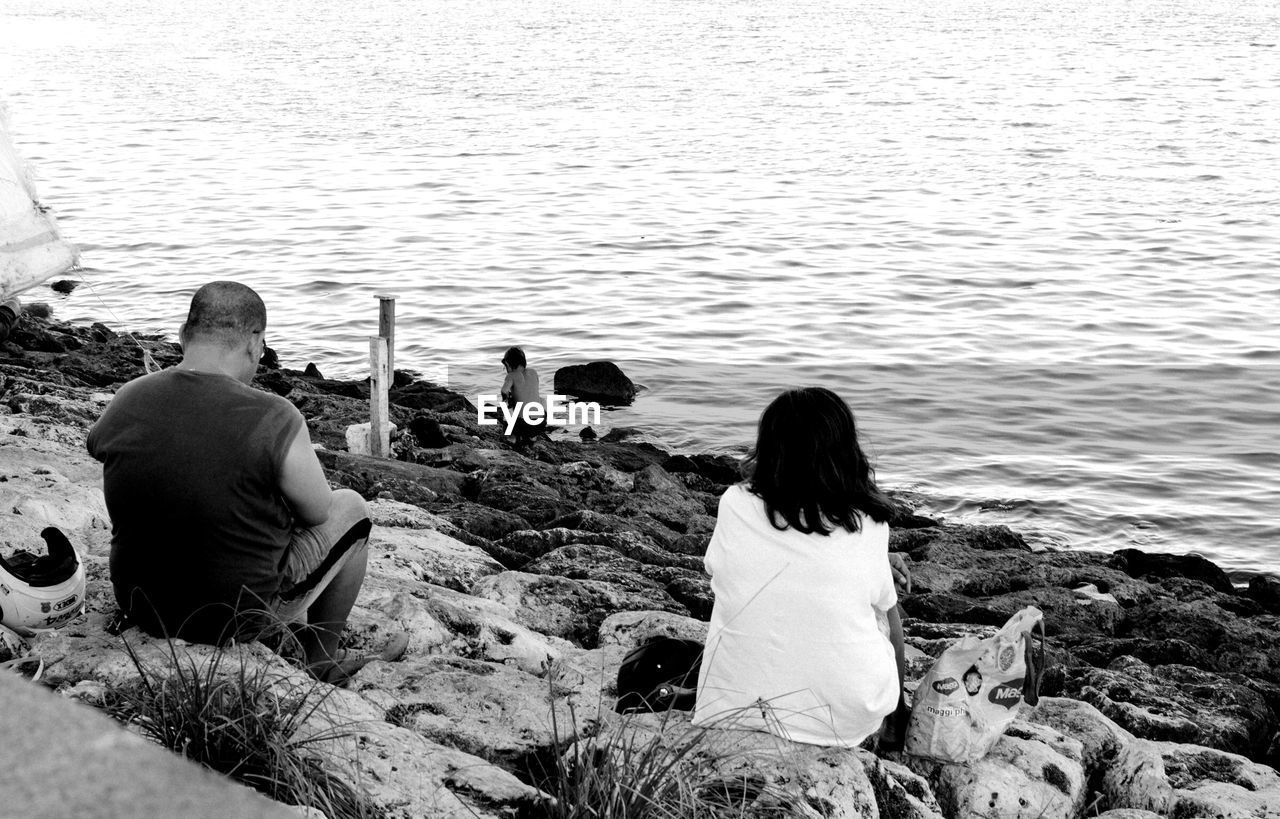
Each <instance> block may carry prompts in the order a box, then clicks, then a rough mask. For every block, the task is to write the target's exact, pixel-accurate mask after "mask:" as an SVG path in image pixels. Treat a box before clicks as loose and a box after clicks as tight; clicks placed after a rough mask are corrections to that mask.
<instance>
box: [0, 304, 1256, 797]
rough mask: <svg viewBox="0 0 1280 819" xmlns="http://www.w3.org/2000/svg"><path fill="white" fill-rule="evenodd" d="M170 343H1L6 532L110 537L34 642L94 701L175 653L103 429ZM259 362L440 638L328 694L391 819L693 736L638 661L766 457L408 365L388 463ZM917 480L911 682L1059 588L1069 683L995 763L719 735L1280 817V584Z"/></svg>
mask: <svg viewBox="0 0 1280 819" xmlns="http://www.w3.org/2000/svg"><path fill="white" fill-rule="evenodd" d="M144 347H145V348H146V349H147V350H148V351H149V352H150V354H151V355H152V356H153V357H154V359H155V360H156V361H157V362H158V363H159V364H161V365H162V366H167V365H170V364H173V363H175V362H176V361H177V360H178V358H179V352H178V350H177V347H176V345H173V344H171V343H168V342H166V341H164V340H162V339H159V338H142V339H135V338H134V337H131V336H127V335H123V334H118V333H116V332H114V331H113V330H111V329H109V328H107V327H105V326H103V325H100V324H95V325H93V326H92V327H71V326H67V325H62V324H58V323H55V322H50V321H46V320H43V319H36V318H33V317H30V316H28V317H25V318H24V319H23V320H22V322H21V323H20V325H19V326H18V328H17V329H16V331H15V333H14V334H13V336H12V337H11V338H10V340H9V341H8V342H7V343H5V344H3V345H0V550H4V552H5V553H9V552H11V551H12V550H14V549H15V548H18V547H22V546H29V547H34V546H35V545H36V544H38V543H39V542H40V541H39V538H38V532H39V531H40V529H41V528H43V527H44V526H45V525H55V526H58V527H60V528H62V529H63V530H64V531H66V532H67V533H68V535H70V537H71V538H72V541H73V542H74V543H75V544H76V545H77V547H78V548H79V549H80V550H81V553H82V555H83V556H84V559H85V563H86V568H87V571H88V577H89V581H88V583H89V585H88V600H89V603H88V614H87V616H86V617H84V618H82V619H81V620H80V621H78V622H76V623H75V624H74V625H73V626H71V627H68V628H65V629H63V630H61V631H59V632H56V633H52V634H48V635H44V636H41V637H39V638H37V639H35V640H34V641H33V642H32V644H31V645H30V646H28V647H27V648H26V649H25V650H26V651H28V652H29V653H30V654H31V655H33V656H37V657H39V658H40V660H41V661H42V662H43V671H42V674H41V681H42V682H43V683H45V684H47V685H50V686H53V687H55V688H57V689H58V690H59V691H61V692H63V693H65V694H66V695H67V696H68V697H73V698H76V699H79V700H82V701H85V702H89V703H96V702H101V701H102V699H103V698H104V697H105V696H107V694H108V692H109V691H110V690H111V688H112V687H113V686H118V685H122V684H125V683H126V682H128V681H129V680H130V679H131V678H132V677H134V676H136V671H135V670H134V667H133V665H132V663H131V662H130V661H129V659H128V657H127V655H126V653H125V651H124V644H123V642H122V640H125V639H127V640H128V641H129V644H130V645H131V646H132V647H133V649H134V650H135V651H136V652H138V653H139V655H140V656H141V657H142V658H143V659H144V661H149V662H156V663H159V662H161V661H162V659H163V657H164V655H165V654H166V652H167V651H168V648H167V647H166V646H165V645H163V644H159V645H158V644H157V643H156V642H155V641H152V640H149V639H147V638H145V637H143V636H141V635H139V634H138V633H137V632H136V630H130V631H125V632H124V633H123V635H122V636H112V635H110V634H108V633H107V632H106V630H105V628H104V626H105V624H106V623H107V621H108V620H109V618H110V617H111V616H112V614H113V613H114V610H115V606H114V602H113V600H112V598H111V592H110V586H109V582H108V579H107V554H108V551H109V537H110V532H109V523H108V519H107V514H106V510H105V507H104V505H103V501H102V495H101V489H100V480H101V471H100V468H99V466H98V464H96V463H95V462H94V461H92V459H90V458H89V457H88V455H87V454H86V453H85V451H84V437H85V434H86V432H87V430H88V428H89V426H90V425H91V424H92V423H93V422H94V420H96V418H97V416H98V414H99V413H100V412H101V410H102V408H103V406H105V404H106V402H107V401H108V400H109V399H110V397H111V394H112V392H113V390H114V389H115V388H116V387H117V386H119V385H120V384H122V383H124V382H125V381H127V380H129V379H131V378H134V377H136V376H138V375H140V374H142V372H143V365H142V362H143V348H144ZM256 383H257V384H258V386H260V387H261V388H262V389H265V390H270V391H272V392H275V393H277V394H279V395H283V396H285V397H286V398H288V399H289V400H290V401H292V402H293V403H294V404H295V405H296V406H297V407H298V408H299V409H300V410H301V411H302V413H303V414H304V415H305V416H306V418H307V420H308V423H309V424H310V427H311V431H312V438H313V440H314V441H315V442H316V443H317V444H318V445H320V446H322V447H323V449H322V450H321V453H320V455H321V461H322V463H323V464H324V466H325V468H326V470H327V472H328V475H329V478H330V481H331V482H332V483H333V484H334V485H335V486H338V485H341V486H347V487H350V488H352V489H355V490H356V491H358V492H359V493H360V494H362V495H363V496H364V497H365V498H367V499H368V500H369V501H370V507H371V509H372V514H373V518H374V523H375V527H374V534H373V538H372V541H371V553H370V558H371V559H370V569H369V575H368V578H367V580H366V584H365V587H364V589H363V591H362V594H361V597H360V599H359V601H358V603H357V607H356V610H355V612H354V613H353V616H352V619H351V623H350V633H349V635H348V642H349V644H350V645H351V646H352V647H354V648H357V649H359V648H362V647H367V646H374V645H376V644H378V643H379V642H380V640H381V637H382V635H384V634H386V633H388V632H393V631H399V630H407V631H409V632H410V633H411V634H412V641H411V644H410V649H409V652H408V655H407V657H406V658H405V659H404V660H402V661H399V662H395V663H382V662H375V663H373V664H371V665H369V666H368V667H366V668H365V669H364V670H363V671H362V672H360V673H359V674H358V675H357V676H356V678H355V679H354V681H353V682H352V684H351V685H350V687H349V688H348V689H345V690H335V691H334V692H333V693H332V695H331V696H330V697H329V699H328V701H327V703H326V706H327V707H326V709H325V713H324V714H323V715H318V716H317V719H320V718H321V717H323V718H324V719H328V720H331V721H332V722H333V723H335V724H343V725H355V726H358V730H355V731H354V733H351V734H349V735H348V736H345V737H344V738H341V739H335V740H333V741H332V743H331V744H332V745H333V747H332V748H331V749H330V750H331V751H332V754H331V760H332V764H333V765H335V766H336V767H337V769H338V773H339V774H340V775H342V776H344V777H346V778H348V779H349V780H350V781H351V782H353V783H355V784H357V785H358V786H359V787H361V788H364V789H365V790H367V791H368V792H369V793H370V794H371V795H372V797H373V799H374V801H375V803H376V804H377V805H378V806H379V808H380V809H381V810H383V811H384V813H385V815H388V816H405V817H410V816H443V817H453V816H457V817H463V816H466V817H472V816H480V817H516V816H521V817H536V816H543V815H546V812H545V808H544V804H545V803H544V802H543V801H542V796H541V791H540V789H548V788H549V787H550V786H549V783H548V779H547V775H548V774H547V772H549V771H552V770H554V768H555V764H554V763H555V759H556V757H557V753H558V751H559V750H561V749H562V748H563V746H564V743H565V742H566V741H568V740H572V739H574V738H575V737H587V736H591V735H594V734H599V733H602V732H608V731H610V730H618V729H619V727H620V726H621V729H624V730H632V731H639V732H643V733H646V735H650V736H653V737H656V738H657V741H664V740H663V738H664V737H668V736H670V737H674V736H675V735H676V734H677V733H678V732H680V731H684V732H685V733H686V734H687V733H688V730H687V727H686V726H685V725H684V724H683V723H684V720H683V719H682V718H680V717H676V718H674V719H669V720H665V721H660V720H658V719H657V718H656V717H653V716H647V717H640V718H631V719H630V721H629V722H626V723H623V722H621V718H619V717H617V716H616V715H615V714H613V713H612V710H611V705H612V698H613V696H614V690H613V688H614V678H615V675H616V673H617V668H618V665H619V663H620V661H621V659H622V657H623V655H624V654H625V653H626V651H627V650H628V649H629V648H631V647H632V646H634V645H636V644H637V643H638V642H640V641H642V640H644V639H646V638H647V637H649V636H651V635H654V634H673V635H677V636H692V637H697V638H699V639H701V638H702V637H703V636H705V624H704V623H703V622H702V621H703V620H705V618H706V617H707V616H708V614H709V612H710V607H711V596H710V591H709V586H708V582H707V579H706V577H705V575H704V573H703V570H702V558H701V555H702V553H703V551H704V550H705V548H706V544H707V541H708V539H709V537H710V534H711V531H712V529H713V528H714V525H715V517H714V515H715V511H716V505H717V500H718V497H719V495H720V493H721V492H723V490H724V489H725V487H726V486H727V485H729V484H730V483H732V482H733V481H734V480H736V474H737V473H736V464H735V463H734V462H733V461H732V460H731V459H728V458H726V457H723V456H720V457H715V456H705V455H692V456H688V455H672V454H670V453H667V452H664V451H662V450H661V449H659V448H657V447H654V446H652V445H649V444H645V443H640V444H632V443H628V441H627V440H626V435H625V434H624V433H622V432H620V431H615V432H614V433H613V434H606V435H603V436H602V437H601V438H599V439H598V440H592V441H583V440H573V439H569V438H563V439H556V440H553V441H540V442H538V443H536V444H534V445H533V446H532V447H531V448H529V449H527V450H525V451H523V452H517V451H515V450H514V449H512V447H511V446H510V445H509V444H508V443H507V442H506V441H504V440H503V439H502V438H501V437H500V435H498V434H497V432H496V431H495V430H494V428H492V427H483V428H482V427H479V426H478V425H477V424H476V413H475V408H474V407H473V406H472V405H471V404H470V402H469V401H468V400H467V398H466V397H464V396H461V395H458V394H457V393H454V392H450V391H449V390H447V389H444V388H441V387H437V386H434V385H432V384H429V383H426V382H423V381H419V380H415V379H414V378H413V377H412V376H411V375H410V374H408V373H403V372H398V373H397V374H396V379H395V387H394V388H393V390H392V392H391V399H392V403H393V406H392V412H391V415H392V421H393V422H395V423H396V424H397V425H398V427H399V429H400V430H402V431H403V434H402V435H401V436H400V438H399V439H398V440H397V441H396V442H395V444H394V447H393V448H394V449H395V452H396V460H390V461H388V460H374V459H371V458H368V457H363V456H360V455H355V454H351V453H350V452H348V451H347V443H346V437H345V430H346V427H347V426H348V425H350V424H355V423H360V422H362V421H365V420H367V414H368V408H367V407H368V405H367V390H368V388H367V385H366V384H365V383H362V382H354V381H335V380H330V379H326V378H324V377H323V375H322V373H320V372H319V371H318V370H317V369H316V368H315V367H314V366H307V367H305V368H303V369H292V368H289V367H282V366H279V365H278V364H277V362H275V361H274V360H273V361H272V362H271V366H269V367H264V368H262V369H261V370H260V372H259V374H258V377H257V382H256ZM899 500H900V501H901V510H900V512H899V514H898V516H897V518H896V519H895V520H894V521H893V534H892V541H891V548H892V549H893V550H895V551H897V552H900V553H902V554H903V555H905V556H906V558H907V562H908V564H909V565H910V568H911V571H912V573H913V576H914V580H915V586H914V589H913V591H912V593H910V594H907V595H904V596H903V599H902V605H903V609H904V612H905V614H906V620H905V622H904V626H905V631H906V634H907V642H908V643H909V646H910V652H909V659H910V665H911V670H910V677H911V679H912V680H918V679H919V678H920V677H921V676H922V675H923V674H924V672H925V670H926V669H927V668H928V666H929V665H930V663H931V662H932V659H933V657H935V656H937V655H938V654H939V653H940V652H941V651H942V650H943V649H944V648H945V647H946V646H947V645H948V644H949V643H950V642H951V641H952V640H954V639H956V638H958V637H960V636H962V635H965V634H970V633H979V634H989V633H991V632H993V631H994V628H995V627H996V626H998V625H1000V624H1001V623H1003V622H1004V621H1005V620H1006V619H1007V618H1008V617H1009V616H1010V615H1011V614H1013V613H1014V612H1015V611H1017V610H1018V609H1020V608H1022V607H1023V606H1026V605H1035V606H1037V607H1039V608H1040V609H1041V610H1043V611H1044V613H1045V615H1046V626H1047V631H1048V635H1049V638H1050V648H1049V658H1050V661H1049V668H1048V671H1047V672H1046V674H1045V678H1044V684H1043V689H1042V693H1043V694H1044V695H1045V697H1044V698H1043V699H1042V701H1041V704H1040V705H1039V706H1038V707H1037V708H1035V709H1034V710H1032V711H1030V712H1028V713H1027V714H1026V715H1025V718H1024V719H1020V720H1018V721H1017V722H1015V723H1014V725H1013V727H1012V729H1011V730H1010V731H1009V732H1008V733H1007V735H1006V736H1005V737H1004V738H1003V739H1002V740H1001V741H1000V743H999V744H998V745H997V746H996V748H995V750H994V751H993V752H992V753H991V754H990V755H988V756H987V757H986V758H985V759H983V760H982V761H980V762H978V763H976V764H974V765H971V766H965V765H939V764H935V763H929V762H926V761H923V760H918V759H914V758H910V757H905V756H902V755H897V754H885V755H883V756H877V755H875V754H872V753H870V752H868V751H864V750H835V749H827V748H815V747H809V746H800V745H790V744H787V743H780V742H779V741H778V740H775V739H773V738H772V737H770V736H768V735H760V734H750V733H745V732H735V731H713V732H709V733H708V734H707V735H706V736H705V737H704V740H703V741H705V742H706V743H707V747H708V749H712V748H714V749H718V753H717V754H712V753H711V752H710V751H709V752H708V754H707V755H708V756H711V757H713V758H714V760H717V761H716V762H715V764H714V766H713V767H715V766H718V767H717V775H719V776H721V777H722V778H725V779H726V780H728V779H733V778H734V777H737V778H738V779H739V780H742V781H747V780H751V781H757V780H758V781H767V782H773V783H782V784H783V785H785V786H787V787H790V788H793V789H796V790H797V791H798V792H799V793H802V794H803V796H804V807H803V809H797V812H796V815H802V816H822V817H850V816H859V817H877V816H884V817H939V816H942V817H947V819H952V817H993V818H994V817H1020V818H1021V817H1025V818H1026V819H1032V818H1033V817H1048V818H1053V817H1072V818H1073V819H1074V817H1083V816H1108V817H1113V819H1120V818H1121V817H1129V818H1130V819H1136V817H1144V816H1153V815H1159V816H1169V817H1202V816H1205V817H1208V816H1216V817H1272V816H1275V817H1280V774H1277V772H1276V771H1275V770H1274V767H1273V766H1276V765H1277V764H1280V719H1278V718H1277V714H1280V637H1278V636H1277V634H1278V633H1280V581H1277V580H1276V579H1275V578H1272V577H1268V576H1259V577H1257V578H1255V579H1254V580H1253V581H1252V582H1251V583H1250V584H1249V586H1248V588H1246V589H1239V588H1236V587H1234V586H1233V585H1232V583H1231V582H1230V581H1229V579H1228V578H1227V576H1226V575H1225V574H1224V573H1223V572H1222V570H1221V569H1219V568H1218V567H1217V566H1215V565H1214V564H1212V563H1210V562H1209V561H1207V560H1205V559H1203V558H1200V557H1197V556H1194V555H1186V556H1171V555H1158V554H1146V553H1143V552H1139V551H1136V550H1124V551H1121V552H1117V553H1114V554H1104V553H1095V552H1082V551H1064V552H1034V551H1032V550H1031V549H1030V548H1029V547H1028V546H1027V544H1026V543H1025V541H1024V540H1023V538H1022V537H1020V536H1019V534H1018V533H1017V532H1014V531H1011V530H1009V529H1008V528H1005V527H985V526H971V525H961V524H954V523H948V522H946V521H943V520H934V519H931V518H928V517H924V516H921V515H918V514H915V513H914V512H913V511H911V509H910V508H909V499H906V498H900V499H899ZM181 650H182V652H183V653H184V654H185V655H188V656H190V657H192V658H194V659H195V660H196V661H201V660H202V658H203V659H207V658H208V657H209V655H210V653H211V650H210V649H208V648H206V647H201V646H184V647H182V648H181ZM234 651H236V652H239V654H240V656H241V658H242V659H243V660H244V661H245V662H247V663H250V664H254V665H256V666H263V667H269V668H271V669H272V670H273V672H276V673H278V674H279V676H280V679H281V680H282V681H288V680H297V679H298V678H299V677H300V676H301V675H300V672H298V671H297V670H296V669H294V668H293V667H292V666H290V665H289V664H288V663H286V662H285V661H284V660H282V659H281V658H279V657H278V656H276V655H275V654H274V653H272V652H271V651H269V650H267V649H266V648H264V647H263V646H261V645H258V644H249V645H245V646H240V647H237V648H235V649H234ZM0 659H3V658H0ZM553 712H554V715H555V716H556V719H555V729H554V731H553V722H552V716H553ZM317 730H319V727H318V728H317ZM672 741H674V740H672ZM780 745H781V746H785V747H782V748H780V747H779V746H780ZM805 811H808V812H805ZM748 815H750V814H748Z"/></svg>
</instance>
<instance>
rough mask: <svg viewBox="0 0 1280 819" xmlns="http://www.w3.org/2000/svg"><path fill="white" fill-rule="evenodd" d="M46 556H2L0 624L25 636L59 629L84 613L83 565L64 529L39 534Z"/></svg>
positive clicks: (20, 553) (17, 554)
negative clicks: (42, 540) (45, 548)
mask: <svg viewBox="0 0 1280 819" xmlns="http://www.w3.org/2000/svg"><path fill="white" fill-rule="evenodd" d="M40 537H42V538H44V542H45V545H46V546H47V547H48V548H47V551H48V553H47V554H44V555H39V556H36V555H33V554H32V553H30V552H26V551H19V552H16V553H14V554H13V555H10V556H9V557H8V558H6V557H4V555H0V625H3V626H7V627H9V628H11V629H13V630H14V631H16V632H17V633H18V634H20V635H22V636H23V637H30V636H31V635H33V634H35V633H37V632H41V631H50V630H52V629H55V628H60V627H61V626H64V625H66V624H67V623H69V622H71V621H72V620H74V619H75V618H76V617H78V616H79V615H80V614H81V613H82V612H83V611H84V564H83V563H81V562H80V556H79V555H78V554H76V550H75V547H73V546H72V545H71V541H69V540H67V536H66V535H64V534H63V533H62V532H61V530H59V529H57V528H55V527H53V526H49V527H46V528H45V529H44V531H42V532H41V533H40Z"/></svg>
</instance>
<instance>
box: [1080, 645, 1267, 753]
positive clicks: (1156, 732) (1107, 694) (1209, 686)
mask: <svg viewBox="0 0 1280 819" xmlns="http://www.w3.org/2000/svg"><path fill="white" fill-rule="evenodd" d="M1065 680H1066V682H1065V686H1064V689H1063V693H1064V694H1066V695H1067V696H1070V697H1075V698H1077V699H1080V700H1083V701H1085V702H1088V703H1091V704H1092V705H1095V706H1097V708H1098V710H1099V711H1101V712H1102V713H1103V714H1105V715H1106V716H1108V717H1110V718H1111V719H1113V720H1115V721H1116V722H1117V723H1118V724H1119V725H1121V726H1122V727H1124V728H1125V729H1127V730H1128V731H1130V732H1131V733H1133V734H1134V735H1136V736H1139V737H1142V738H1143V739H1154V740H1166V741H1173V742H1185V743H1193V744H1196V745H1207V746H1209V747H1211V748H1218V749H1220V750H1226V751H1237V752H1240V753H1245V754H1247V755H1249V756H1253V757H1255V758H1261V757H1262V756H1263V755H1264V754H1265V753H1266V752H1267V749H1268V746H1269V745H1270V742H1271V739H1272V737H1273V736H1275V733H1276V731H1277V728H1280V726H1278V725H1277V720H1276V715H1275V713H1274V712H1273V711H1272V709H1271V707H1270V706H1269V705H1268V704H1267V700H1266V697H1264V696H1263V695H1262V694H1261V693H1259V692H1258V691H1257V690H1255V689H1254V688H1253V687H1251V684H1252V686H1257V685H1258V683H1256V682H1253V683H1251V681H1249V680H1248V679H1246V678H1243V677H1240V676H1239V675H1233V674H1221V673H1215V672H1211V671H1204V670H1201V669H1198V668H1194V667H1192V666H1187V665H1176V664H1170V665H1159V666H1154V667H1152V666H1150V665H1147V664H1146V663H1144V662H1142V661H1141V660H1139V659H1137V658H1135V657H1120V658H1117V659H1116V660H1114V661H1112V662H1111V664H1110V665H1109V666H1108V667H1107V668H1105V669H1103V668H1088V667H1081V668H1070V669H1067V670H1066V672H1065Z"/></svg>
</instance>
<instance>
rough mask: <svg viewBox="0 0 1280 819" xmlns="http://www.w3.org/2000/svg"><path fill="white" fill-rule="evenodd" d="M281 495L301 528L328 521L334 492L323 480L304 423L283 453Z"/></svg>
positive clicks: (322, 470) (317, 459) (322, 472)
mask: <svg viewBox="0 0 1280 819" xmlns="http://www.w3.org/2000/svg"><path fill="white" fill-rule="evenodd" d="M280 494H282V495H284V497H285V500H287V501H288V502H289V505H290V506H292V507H293V514H294V517H296V518H297V519H298V522H299V523H301V524H302V525H304V526H319V525H320V524H321V523H324V522H325V521H326V520H328V519H329V503H330V502H331V501H332V499H333V491H332V490H331V489H329V482H328V481H327V480H325V477H324V469H323V467H321V466H320V459H319V458H317V457H316V451H315V450H314V449H313V448H312V447H311V436H310V435H308V434H307V427H306V424H303V425H302V427H300V428H299V429H298V434H297V435H295V436H293V441H291V442H290V443H289V451H288V452H286V453H285V456H284V464H283V465H282V468H281V470H280Z"/></svg>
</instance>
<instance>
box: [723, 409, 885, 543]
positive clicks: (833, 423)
mask: <svg viewBox="0 0 1280 819" xmlns="http://www.w3.org/2000/svg"><path fill="white" fill-rule="evenodd" d="M743 473H744V474H745V475H746V476H747V488H748V489H749V490H750V491H751V492H753V493H755V494H756V495H759V496H760V498H761V499H762V500H763V501H764V508H765V510H766V511H767V512H768V513H769V522H770V523H772V524H773V526H774V528H775V529H786V528H787V527H788V526H789V527H791V528H793V529H795V530H796V531H799V532H804V533H805V534H812V533H814V532H816V533H818V534H821V535H826V534H830V533H831V531H832V528H829V527H828V526H827V524H828V523H831V524H834V525H835V526H842V527H844V528H845V529H847V530H849V531H850V532H856V531H858V528H859V527H858V515H857V513H858V512H862V513H863V514H865V515H867V516H868V517H870V518H871V519H872V520H875V521H877V522H880V523H884V522H887V521H888V520H889V519H890V518H891V517H893V513H894V504H893V501H891V500H889V498H888V497H886V496H885V494H884V493H883V492H881V491H880V489H879V488H877V487H876V480H875V470H874V469H872V468H871V464H870V463H869V462H868V461H867V456H866V455H864V454H863V452H862V447H861V446H859V445H858V429H857V426H856V425H855V424H854V420H853V412H852V411H851V410H850V409H849V405H848V404H846V403H845V402H844V399H842V398H841V397H840V396H838V395H836V394H835V393H834V392H832V391H831V390H828V389H824V388H822V387H808V388H806V389H802V390H788V391H787V392H784V393H783V394H782V395H779V396H778V397H777V398H775V399H774V400H773V403H771V404H770V405H769V406H768V407H767V408H766V409H765V411H764V413H763V414H762V415H761V416H760V430H759V433H758V434H757V436H756V445H755V448H754V449H752V450H751V453H750V454H749V455H748V456H747V458H746V461H745V462H744V463H743ZM779 518H781V520H779Z"/></svg>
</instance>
